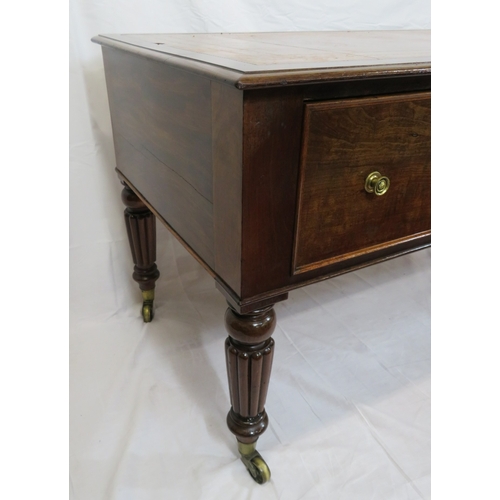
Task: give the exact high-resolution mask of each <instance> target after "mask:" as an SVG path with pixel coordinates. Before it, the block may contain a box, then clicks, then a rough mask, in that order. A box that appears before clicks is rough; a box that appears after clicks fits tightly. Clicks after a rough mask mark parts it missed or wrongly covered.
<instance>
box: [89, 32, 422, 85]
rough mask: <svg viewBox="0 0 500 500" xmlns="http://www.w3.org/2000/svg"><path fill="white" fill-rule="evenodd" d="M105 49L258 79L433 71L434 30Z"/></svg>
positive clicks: (174, 38) (115, 43)
mask: <svg viewBox="0 0 500 500" xmlns="http://www.w3.org/2000/svg"><path fill="white" fill-rule="evenodd" d="M93 40H94V41H96V42H97V43H100V44H102V45H108V46H112V47H115V48H120V49H122V50H127V51H131V52H136V53H140V54H142V55H145V56H146V57H153V58H156V59H162V58H163V59H164V60H167V59H168V61H169V62H170V63H172V64H177V65H180V66H182V65H188V66H191V67H192V68H193V67H194V68H196V66H198V67H200V68H201V67H207V66H209V67H210V66H211V67H212V68H211V69H212V71H217V69H219V71H220V70H222V71H226V72H227V71H229V72H235V73H238V74H239V75H240V76H243V77H244V78H243V80H245V77H246V82H247V83H249V82H251V81H252V80H256V79H258V77H259V76H261V77H264V78H267V79H268V80H269V76H270V75H272V74H274V75H276V77H277V78H281V79H282V78H283V77H285V78H286V76H287V74H293V75H296V76H297V75H298V74H301V75H302V76H303V77H305V75H306V74H309V75H310V74H312V73H314V74H318V72H322V73H323V74H324V73H325V72H330V73H331V74H334V73H335V74H338V71H339V70H340V69H343V70H344V71H349V70H350V71H353V70H354V69H358V70H359V69H360V68H365V69H366V68H380V67H385V68H388V70H389V71H390V70H391V69H392V70H393V71H399V72H401V71H403V72H404V71H405V70H406V71H408V70H409V68H410V66H411V67H412V68H413V70H414V69H415V68H417V69H419V70H420V71H422V70H423V71H425V70H428V71H430V30H397V31H396V30H394V31H319V32H282V33H205V34H131V35H100V36H98V37H95V38H94V39H93ZM271 80H272V78H271Z"/></svg>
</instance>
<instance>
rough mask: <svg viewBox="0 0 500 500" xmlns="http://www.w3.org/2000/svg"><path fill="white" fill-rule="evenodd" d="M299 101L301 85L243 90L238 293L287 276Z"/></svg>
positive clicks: (274, 283)
mask: <svg viewBox="0 0 500 500" xmlns="http://www.w3.org/2000/svg"><path fill="white" fill-rule="evenodd" d="M303 106H304V103H303V97H302V92H301V89H300V88H286V89H281V90H278V89H268V90H261V91H253V92H248V93H246V94H245V104H244V110H245V112H244V123H243V131H244V132H243V134H244V138H245V139H244V140H245V142H244V149H243V219H242V231H243V234H242V290H241V298H242V299H246V298H248V297H252V296H254V295H256V294H258V293H260V292H264V291H266V290H265V289H267V290H272V289H274V288H277V287H279V286H280V285H282V284H283V280H284V279H285V280H286V281H287V280H288V278H289V276H290V262H289V258H288V256H289V255H291V249H292V247H293V238H294V214H295V204H296V193H297V179H298V158H299V155H300V137H301V134H302V115H303ZM263 285H264V288H265V289H263Z"/></svg>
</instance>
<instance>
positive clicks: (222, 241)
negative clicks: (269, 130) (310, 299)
mask: <svg viewBox="0 0 500 500" xmlns="http://www.w3.org/2000/svg"><path fill="white" fill-rule="evenodd" d="M212 158H213V160H212V163H213V176H214V178H213V186H214V195H213V200H214V208H213V213H214V239H215V271H216V273H217V275H218V277H219V279H220V280H222V281H223V282H224V283H226V284H227V285H228V286H229V287H230V288H231V289H232V290H233V292H234V293H236V294H237V295H240V293H241V218H242V213H241V209H242V199H241V198H242V192H243V180H242V159H243V92H241V91H239V90H237V89H235V88H234V87H230V86H229V85H224V84H221V83H218V82H212Z"/></svg>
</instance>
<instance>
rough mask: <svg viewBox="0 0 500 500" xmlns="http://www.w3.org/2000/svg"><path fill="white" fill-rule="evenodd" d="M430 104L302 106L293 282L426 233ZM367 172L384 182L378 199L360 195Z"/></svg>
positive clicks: (407, 100) (401, 100)
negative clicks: (295, 276) (299, 276)
mask: <svg viewBox="0 0 500 500" xmlns="http://www.w3.org/2000/svg"><path fill="white" fill-rule="evenodd" d="M430 100H431V99H430V92H422V93H417V94H404V95H392V96H384V97H369V98H358V99H345V100H338V101H327V102H315V103H307V104H306V105H305V113H304V132H303V139H302V156H301V165H300V179H299V196H298V210H297V223H296V232H295V244H294V258H293V274H298V273H302V272H306V271H310V270H312V269H317V268H319V267H323V266H327V265H330V264H333V263H336V262H339V261H342V260H348V259H351V258H355V257H358V256H360V255H362V254H366V253H370V252H376V251H377V250H380V249H381V248H385V247H390V246H397V245H398V244H401V243H403V242H405V241H409V240H411V239H413V238H415V237H418V236H422V235H424V234H428V233H430V175H431V172H430V140H431V139H430V121H431V103H430ZM373 172H379V173H380V174H381V175H382V176H384V177H387V178H388V179H389V181H390V184H389V188H388V190H387V192H385V193H384V194H382V195H380V196H379V195H376V194H375V193H373V192H372V193H369V192H367V190H366V189H365V183H366V179H367V178H368V176H369V175H370V174H371V173H373ZM378 187H379V188H380V187H383V183H382V185H379V186H378Z"/></svg>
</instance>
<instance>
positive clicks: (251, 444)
mask: <svg viewBox="0 0 500 500" xmlns="http://www.w3.org/2000/svg"><path fill="white" fill-rule="evenodd" d="M225 319H226V329H227V331H228V333H229V337H228V338H227V339H226V345H225V347H226V365H227V373H228V379H229V392H230V396H231V410H230V411H229V414H228V416H227V425H228V427H229V430H230V431H231V432H232V433H233V434H234V435H235V436H236V439H237V440H238V449H239V451H240V453H241V459H242V461H243V463H245V465H246V466H247V468H248V470H249V472H250V474H251V475H252V477H253V478H254V479H255V480H256V481H257V482H259V483H264V482H266V481H268V480H269V478H270V477H271V473H270V471H269V468H268V467H267V464H266V463H265V462H264V460H263V459H262V457H261V456H260V455H259V453H258V452H257V451H256V450H255V443H256V441H257V439H258V438H259V436H260V435H261V434H262V433H263V432H264V431H265V430H266V428H267V425H268V418H267V414H266V411H265V409H264V404H265V402H266V396H267V390H268V387H269V379H270V376H271V366H272V360H273V353H274V340H273V339H272V338H271V335H272V333H273V331H274V328H275V326H276V315H275V313H274V309H273V308H272V306H271V307H267V308H264V309H259V310H256V311H254V312H252V313H249V314H244V315H241V314H238V313H236V312H235V311H234V310H233V309H231V308H228V309H227V311H226V318H225Z"/></svg>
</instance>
